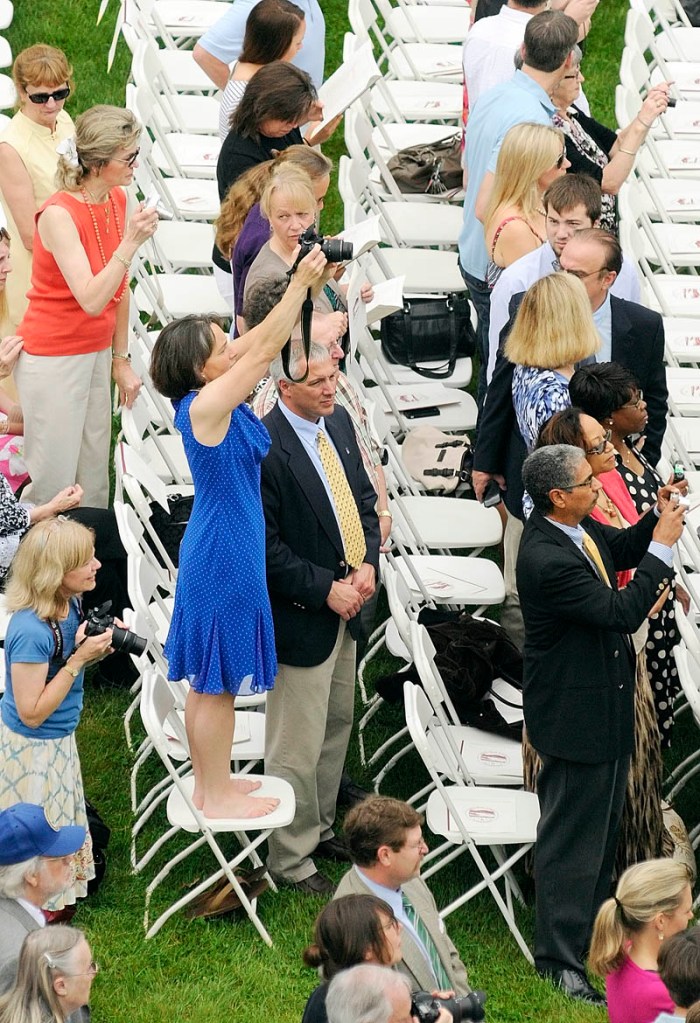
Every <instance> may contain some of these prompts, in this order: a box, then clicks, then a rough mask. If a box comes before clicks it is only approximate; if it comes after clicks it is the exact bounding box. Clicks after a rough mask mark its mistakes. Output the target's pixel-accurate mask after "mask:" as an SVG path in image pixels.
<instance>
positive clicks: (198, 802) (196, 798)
mask: <svg viewBox="0 0 700 1023" xmlns="http://www.w3.org/2000/svg"><path fill="white" fill-rule="evenodd" d="M192 802H193V804H194V808H195V810H201V809H202V808H203V806H204V796H203V795H201V793H200V791H199V789H197V788H195V790H194V792H193V793H192Z"/></svg>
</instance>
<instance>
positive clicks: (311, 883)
mask: <svg viewBox="0 0 700 1023" xmlns="http://www.w3.org/2000/svg"><path fill="white" fill-rule="evenodd" d="M272 879H273V881H275V882H276V883H277V884H279V885H281V886H282V887H284V888H292V889H293V890H294V891H297V892H303V893H304V895H332V894H333V892H334V891H335V885H334V884H333V882H332V881H331V880H330V879H329V878H327V877H326V876H325V874H322V873H321V872H320V871H318V870H317V871H316V872H315V873H313V874H309V876H308V877H305V878H304V879H303V881H292V880H290V879H289V878H288V877H280V876H279V875H275V874H273V875H272Z"/></svg>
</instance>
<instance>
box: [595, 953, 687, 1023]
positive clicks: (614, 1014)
mask: <svg viewBox="0 0 700 1023" xmlns="http://www.w3.org/2000/svg"><path fill="white" fill-rule="evenodd" d="M605 990H606V992H607V996H608V1015H609V1016H610V1023H654V1020H655V1019H656V1017H657V1016H658V1015H659V1013H661V1012H673V1002H672V1001H671V997H670V995H669V993H668V991H667V989H666V985H665V984H664V982H663V981H662V979H661V977H660V976H659V975H658V973H656V971H655V970H643V969H642V968H641V967H640V966H637V964H636V963H633V962H632V960H631V959H630V958H629V956H627V955H626V956H625V959H624V962H623V963H622V966H621V967H620V969H619V970H617V972H616V973H610V974H608V976H607V977H606V978H605Z"/></svg>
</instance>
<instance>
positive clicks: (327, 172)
mask: <svg viewBox="0 0 700 1023" xmlns="http://www.w3.org/2000/svg"><path fill="white" fill-rule="evenodd" d="M287 165H289V166H294V167H298V168H299V170H301V171H304V173H305V174H308V176H309V179H310V181H311V188H312V189H313V193H314V197H315V199H316V209H317V211H319V212H320V211H321V210H322V209H323V200H324V198H325V196H326V192H327V191H328V188H329V186H330V183H331V171H332V170H333V163H332V161H331V160H329V159H328V157H327V156H324V155H323V153H322V152H321V151H320V149H314V148H312V147H311V146H289V148H288V149H283V150H282V152H281V153H278V154H277V156H276V157H275V158H274V160H266V161H265V162H264V163H260V164H258V165H257V166H255V167H252V168H251V169H250V170H249V171H246V173H245V174H243V175H242V176H241V177H240V178H238V180H237V181H234V183H233V184H232V185H231V187H230V189H229V190H228V194H227V196H226V198H225V199H224V201H223V202H222V204H221V212H220V214H219V218H218V220H217V221H216V245H217V247H218V248H219V249H220V251H221V252H222V253H223V254H224V255H225V257H226V258H227V259H230V261H231V270H232V272H233V295H234V303H235V311H236V319H238V317H239V316H242V315H243V294H244V291H245V283H246V278H247V276H248V271H249V270H250V267H251V265H252V263H253V261H254V259H255V257H256V256H257V254H258V253H259V252H260V249H261V248H262V247H263V245H264V244H265V242H266V241H268V240H269V238H270V224H269V221H268V220H266V219H265V217H264V216H263V215H262V213H261V211H260V197H261V195H262V193H263V191H264V190H265V187H266V186H267V185H268V184H269V182H270V179H271V178H272V176H273V174H275V172H276V171H277V170H278V169H280V168H281V167H283V166H287Z"/></svg>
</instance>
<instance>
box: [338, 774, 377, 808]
mask: <svg viewBox="0 0 700 1023" xmlns="http://www.w3.org/2000/svg"><path fill="white" fill-rule="evenodd" d="M371 794H372V793H371V792H368V791H367V789H363V788H362V787H361V786H360V785H358V784H357V783H356V782H354V781H353V780H352V778H351V777H350V775H349V774H346V773H345V772H344V771H343V777H342V778H341V779H340V788H339V789H338V799H337V800H336V802H337V804H338V806H347V807H348V808H351V807H353V806H355V805H356V804H357V803H362V802H363V801H364V800H365V799H367V796H370V795H371Z"/></svg>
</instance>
